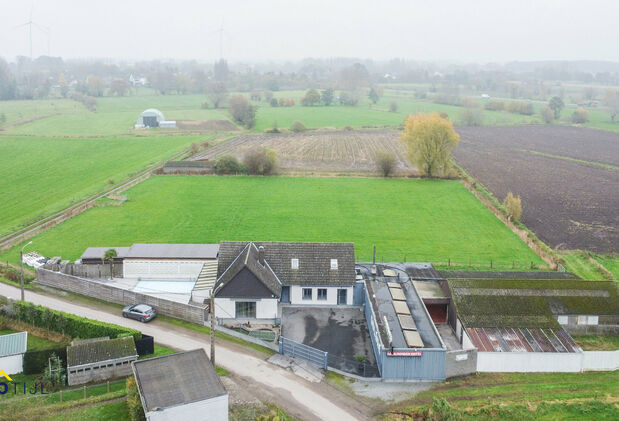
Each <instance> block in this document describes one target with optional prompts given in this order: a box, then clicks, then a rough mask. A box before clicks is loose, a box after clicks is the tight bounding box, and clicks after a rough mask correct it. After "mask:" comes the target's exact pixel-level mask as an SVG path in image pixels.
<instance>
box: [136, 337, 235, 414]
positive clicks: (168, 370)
mask: <svg viewBox="0 0 619 421" xmlns="http://www.w3.org/2000/svg"><path fill="white" fill-rule="evenodd" d="M133 372H134V374H135V378H136V380H137V383H138V388H139V391H140V395H141V396H142V400H143V402H144V410H145V411H146V412H150V411H155V410H157V409H159V408H160V409H164V408H168V407H171V406H178V405H184V404H188V403H191V402H198V401H202V400H206V399H210V398H214V397H217V396H222V395H226V394H227V392H226V389H224V386H223V384H222V383H221V380H220V379H219V376H217V372H216V371H215V368H214V367H213V364H211V361H210V360H209V359H208V357H207V356H206V352H205V351H204V349H196V350H193V351H187V352H179V353H176V354H171V355H165V356H162V357H156V358H150V359H147V360H141V361H136V362H134V363H133ZM203 417H206V418H208V416H207V414H203Z"/></svg>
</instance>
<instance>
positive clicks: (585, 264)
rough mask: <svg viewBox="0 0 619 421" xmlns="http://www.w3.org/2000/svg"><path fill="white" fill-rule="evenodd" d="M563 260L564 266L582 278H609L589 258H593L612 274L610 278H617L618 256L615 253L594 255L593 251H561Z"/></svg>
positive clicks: (618, 276) (593, 279)
mask: <svg viewBox="0 0 619 421" xmlns="http://www.w3.org/2000/svg"><path fill="white" fill-rule="evenodd" d="M561 257H562V258H563V260H564V261H565V268H566V269H567V271H568V272H572V273H574V274H576V275H578V276H580V277H581V278H582V279H587V280H592V281H597V280H605V279H609V278H608V275H605V274H604V272H602V271H601V270H600V269H599V268H598V267H597V265H596V264H595V263H594V262H592V261H591V260H590V259H594V260H595V261H596V262H597V263H599V264H600V265H602V266H603V267H604V268H605V269H606V270H608V271H609V272H610V273H611V274H612V278H613V279H615V280H619V257H617V256H616V255H596V254H594V253H588V252H582V251H571V252H565V253H561Z"/></svg>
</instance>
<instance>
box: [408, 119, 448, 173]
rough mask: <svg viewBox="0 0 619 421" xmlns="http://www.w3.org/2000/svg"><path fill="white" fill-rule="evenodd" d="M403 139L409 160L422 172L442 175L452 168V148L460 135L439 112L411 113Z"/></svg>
mask: <svg viewBox="0 0 619 421" xmlns="http://www.w3.org/2000/svg"><path fill="white" fill-rule="evenodd" d="M401 140H402V142H403V143H404V144H405V145H406V147H407V149H408V159H409V160H410V161H411V163H413V164H414V165H416V166H417V169H418V170H419V173H420V174H423V175H427V176H429V177H440V176H442V175H445V174H446V173H447V170H448V169H449V161H450V158H451V151H452V150H453V148H455V147H456V145H457V144H458V141H459V140H460V136H458V133H456V131H455V130H454V127H453V124H451V121H449V119H448V118H444V117H441V116H440V115H439V114H438V113H433V114H424V113H421V114H415V115H409V116H408V118H407V119H406V121H405V122H404V132H403V133H402V136H401Z"/></svg>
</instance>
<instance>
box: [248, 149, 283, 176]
mask: <svg viewBox="0 0 619 421" xmlns="http://www.w3.org/2000/svg"><path fill="white" fill-rule="evenodd" d="M243 164H245V168H246V169H247V172H248V173H250V174H253V175H270V174H273V173H274V172H275V169H276V167H277V154H276V153H275V151H273V150H270V149H267V148H256V149H252V150H250V151H248V152H247V153H246V154H245V156H244V157H243Z"/></svg>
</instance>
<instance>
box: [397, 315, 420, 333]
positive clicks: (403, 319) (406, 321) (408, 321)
mask: <svg viewBox="0 0 619 421" xmlns="http://www.w3.org/2000/svg"><path fill="white" fill-rule="evenodd" d="M398 320H399V321H400V326H402V330H417V324H415V320H414V319H413V318H412V317H411V316H407V315H406V314H398Z"/></svg>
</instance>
